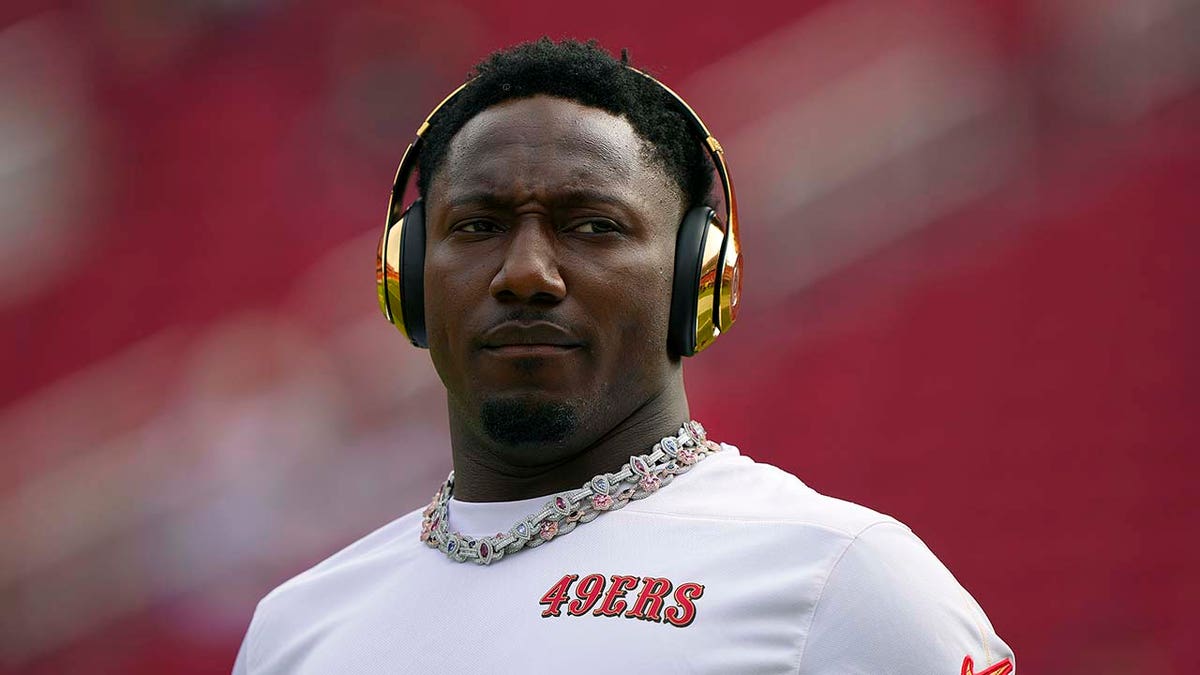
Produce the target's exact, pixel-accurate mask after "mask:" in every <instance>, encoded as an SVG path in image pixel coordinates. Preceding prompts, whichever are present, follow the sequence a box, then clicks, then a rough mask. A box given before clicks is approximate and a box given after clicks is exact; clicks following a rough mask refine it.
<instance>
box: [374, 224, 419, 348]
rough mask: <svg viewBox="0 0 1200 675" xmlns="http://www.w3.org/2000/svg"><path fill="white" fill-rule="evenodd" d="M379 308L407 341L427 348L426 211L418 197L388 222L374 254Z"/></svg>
mask: <svg viewBox="0 0 1200 675" xmlns="http://www.w3.org/2000/svg"><path fill="white" fill-rule="evenodd" d="M375 285H376V291H377V292H378V294H379V308H380V309H381V310H382V311H383V315H384V316H385V317H387V320H388V321H390V322H392V325H394V326H395V327H396V328H397V329H399V331H400V332H401V333H403V334H404V336H405V337H407V338H408V340H409V342H412V343H413V344H414V345H416V346H418V347H426V346H428V345H427V341H426V337H425V297H424V296H425V210H424V207H423V205H422V204H421V201H420V200H417V201H416V202H414V203H413V205H412V206H410V207H408V210H406V211H405V212H404V213H402V214H401V215H400V217H398V218H397V219H396V222H394V223H392V224H391V225H389V226H388V227H387V228H386V229H385V230H384V232H383V236H382V237H380V239H379V250H378V252H377V253H376V257H375Z"/></svg>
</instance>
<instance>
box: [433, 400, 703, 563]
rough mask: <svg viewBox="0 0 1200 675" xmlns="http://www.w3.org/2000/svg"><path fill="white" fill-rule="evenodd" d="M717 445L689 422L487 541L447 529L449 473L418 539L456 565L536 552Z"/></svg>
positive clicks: (451, 489) (664, 480)
mask: <svg viewBox="0 0 1200 675" xmlns="http://www.w3.org/2000/svg"><path fill="white" fill-rule="evenodd" d="M720 449H721V446H720V445H719V444H717V443H714V442H713V441H710V440H708V438H707V436H706V435H705V432H704V427H703V426H701V425H700V423H699V422H696V421H694V420H690V421H687V422H684V423H683V426H681V427H679V431H677V432H676V433H675V435H674V436H664V437H663V439H662V440H661V441H659V442H658V443H655V444H654V449H653V450H651V451H650V453H649V454H646V455H633V456H632V457H630V458H629V461H628V462H627V463H626V464H625V465H624V466H622V467H621V469H620V470H619V471H617V472H616V473H602V474H600V475H598V476H596V477H594V478H592V479H591V480H590V481H588V482H587V483H584V484H583V487H581V488H579V489H578V490H567V491H566V492H560V493H558V494H556V495H554V496H552V497H550V499H549V501H547V502H546V504H545V505H544V506H542V508H541V510H540V511H538V512H537V513H535V514H533V515H530V516H526V517H525V518H524V519H522V520H518V521H517V522H516V523H515V524H513V526H512V527H511V528H509V530H508V532H497V533H496V534H495V535H493V536H490V537H472V536H469V535H465V534H462V533H461V532H451V531H450V528H449V526H448V525H447V523H446V521H447V514H448V512H449V502H450V497H451V495H452V494H453V492H454V472H453V471H451V472H450V476H449V477H447V478H446V482H445V483H443V484H442V487H440V488H439V489H438V491H437V494H435V495H434V496H433V501H432V502H430V503H429V506H427V507H425V511H424V512H423V514H422V515H423V516H424V518H423V520H422V521H421V541H423V542H425V544H426V545H428V546H429V547H430V548H436V549H437V550H439V551H441V552H442V553H444V554H446V557H448V558H450V559H451V560H454V561H456V562H466V561H468V560H470V561H471V562H474V563H477V564H479V565H489V564H491V563H493V562H495V561H497V560H499V559H501V558H503V557H504V556H505V555H509V554H512V553H516V552H517V551H520V550H521V549H524V548H535V547H537V546H541V545H542V544H544V543H546V542H548V541H550V540H551V539H554V538H555V537H558V536H562V535H564V534H566V533H568V532H570V531H571V530H573V529H575V528H576V527H577V526H578V525H579V524H580V523H590V522H591V521H593V520H595V519H596V517H597V516H599V515H600V514H601V513H603V512H604V511H613V510H616V509H619V508H621V507H623V506H625V505H626V504H628V503H629V502H630V500H634V499H643V498H645V497H647V496H649V495H651V494H653V493H654V492H657V491H658V489H659V488H661V487H663V486H664V485H667V484H668V483H670V482H671V481H672V480H674V478H675V476H678V475H679V474H681V473H685V472H687V471H690V470H691V468H692V467H693V466H694V465H695V464H696V463H697V462H699V461H700V460H702V459H704V458H705V457H707V456H709V455H710V454H712V453H714V452H717V451H719V450H720Z"/></svg>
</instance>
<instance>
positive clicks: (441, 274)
mask: <svg viewBox="0 0 1200 675" xmlns="http://www.w3.org/2000/svg"><path fill="white" fill-rule="evenodd" d="M691 115H692V114H691V113H690V111H688V110H687V109H686V107H685V106H683V104H682V103H681V102H680V101H678V100H677V99H676V98H674V96H673V95H672V94H671V93H670V92H669V91H667V90H666V89H665V88H663V87H662V85H660V84H658V83H657V82H656V81H654V80H652V79H650V78H649V77H648V76H646V75H644V74H642V73H640V72H638V71H636V70H633V69H632V68H629V67H627V65H626V64H625V63H624V62H623V61H617V60H615V59H613V58H612V57H610V56H609V55H608V54H607V53H605V52H604V51H602V50H601V49H599V48H598V47H595V46H593V45H583V44H579V43H575V42H569V41H568V42H562V43H553V42H551V41H549V40H545V39H543V40H542V41H539V42H536V43H530V44H525V45H520V46H518V47H515V48H512V49H509V50H507V51H503V52H499V53H497V54H495V55H493V56H492V57H491V58H490V59H488V60H487V61H485V62H484V63H482V64H481V65H480V66H478V67H477V72H476V76H475V78H474V79H473V80H472V81H470V82H469V83H468V84H467V85H466V86H465V88H463V89H462V90H461V91H459V92H457V93H456V94H454V95H452V96H451V98H450V99H448V101H447V102H445V103H444V105H443V107H440V108H439V109H438V110H436V111H435V113H434V115H432V117H431V119H430V120H429V125H428V127H422V131H421V132H420V135H419V139H418V142H417V143H416V144H414V147H413V148H410V152H409V153H407V154H406V157H405V159H404V160H403V161H402V163H401V170H400V171H399V172H398V176H397V188H396V191H395V192H394V194H393V200H394V204H393V208H391V209H390V212H389V228H388V231H387V232H386V233H385V236H384V240H383V242H382V244H381V267H380V274H381V284H382V285H381V302H382V306H383V309H384V313H385V314H386V315H387V316H388V317H389V318H391V319H392V320H393V321H394V322H396V323H397V325H398V326H399V327H400V328H401V329H402V330H403V331H404V332H405V333H406V334H407V335H408V337H409V338H410V339H411V340H412V341H413V342H415V343H417V344H420V345H427V346H428V347H429V350H430V355H431V357H432V358H433V362H434V365H435V366H436V369H437V371H438V374H439V376H440V377H441V379H442V382H443V383H444V384H445V386H446V392H447V405H448V410H449V419H450V432H451V435H450V444H451V447H452V450H453V463H454V473H453V474H452V477H451V479H450V480H448V481H447V483H446V484H445V485H443V486H442V487H441V488H440V489H438V488H437V487H436V486H431V487H430V492H431V493H432V492H434V491H435V490H436V494H435V495H434V498H433V501H432V502H431V503H430V505H429V506H428V507H427V508H425V509H423V510H422V511H417V512H414V513H410V514H408V515H406V516H404V517H402V518H400V519H398V520H396V521H394V522H392V523H390V524H388V525H386V526H384V527H383V528H382V529H380V530H378V531H376V532H374V533H373V534H370V535H368V536H367V537H365V538H364V539H362V540H360V541H358V542H356V543H354V544H352V545H351V546H349V547H348V548H346V549H345V550H343V551H342V552H340V553H338V554H336V555H334V556H333V557H332V558H330V559H328V560H326V561H324V562H322V563H321V564H319V565H317V566H316V567H314V568H313V569H311V570H309V571H307V572H305V573H303V574H301V575H299V576H298V577H296V578H294V579H292V580H291V581H288V582H287V583H285V584H283V585H282V586H280V587H279V588H277V589H276V590H275V591H273V592H272V593H270V594H269V595H268V596H267V597H266V598H265V599H264V600H263V601H262V602H261V603H260V604H259V606H258V609H257V611H256V612H255V615H254V619H253V621H252V622H251V626H250V629H249V631H248V632H247V635H246V638H245V641H244V643H243V645H242V650H241V652H240V653H239V655H238V661H237V664H236V665H235V668H234V670H235V672H236V673H246V674H255V675H259V674H266V673H392V672H414V673H432V672H481V673H485V672H486V673H491V672H573V673H580V672H583V673H610V672H633V673H658V672H681V673H682V672H707V673H759V672H762V673H766V672H778V673H789V672H799V673H872V674H875V673H919V674H932V673H947V674H950V675H961V674H964V673H972V674H973V675H982V674H983V673H987V674H988V675H1007V674H1009V673H1011V672H1013V666H1012V662H1011V659H1012V652H1011V651H1010V650H1009V649H1008V647H1007V646H1006V645H1005V644H1004V643H1003V642H1002V641H1001V640H1000V638H999V637H997V636H996V634H995V632H994V631H993V629H992V627H991V625H990V624H989V622H988V620H987V618H986V617H985V616H984V614H983V612H982V610H981V609H980V608H979V607H978V605H977V604H976V603H975V602H974V600H972V599H971V597H970V596H969V595H968V594H967V593H966V591H965V590H963V588H962V587H961V586H960V585H959V584H958V583H957V581H955V579H954V578H953V577H952V576H951V575H950V573H949V572H948V571H947V570H946V568H945V567H944V566H942V564H941V563H940V562H938V560H937V559H936V558H935V557H934V556H933V554H932V553H930V552H929V550H928V549H927V548H926V547H925V546H924V544H922V543H921V542H920V540H918V539H917V538H916V537H915V536H914V535H913V534H912V533H911V532H910V531H909V530H908V529H907V528H906V527H905V526H903V525H902V524H900V523H898V522H897V521H895V520H893V519H892V518H889V517H887V516H884V515H880V514H878V513H875V512H874V511H870V510H868V509H865V508H863V507H860V506H856V505H853V504H850V503H847V502H842V501H839V500H836V499H832V498H829V497H824V496H822V495H819V494H817V493H816V492H814V491H813V490H811V489H809V488H808V487H806V486H805V485H804V484H802V483H801V482H800V481H799V480H797V479H796V478H795V477H793V476H791V475H789V474H787V473H785V472H783V471H781V470H779V469H776V468H774V467H771V466H767V465H763V464H757V463H755V462H753V461H752V460H750V459H749V458H747V457H745V456H742V455H740V453H739V451H738V450H737V449H736V448H734V447H732V446H729V445H723V444H717V443H714V442H713V441H711V440H708V439H707V438H706V434H705V432H704V430H703V428H702V427H701V426H700V425H698V424H696V423H694V422H691V421H689V413H688V402H687V396H686V394H685V392H684V387H683V375H682V359H681V356H682V355H685V354H689V353H692V352H695V351H699V350H700V349H702V348H703V347H704V346H706V345H707V344H708V343H709V342H711V340H712V339H713V338H715V336H716V335H717V334H718V333H719V331H720V330H721V329H727V328H728V327H729V324H730V323H731V321H732V317H733V312H734V310H735V308H736V302H737V288H736V286H737V283H738V276H737V265H738V264H740V259H737V253H738V251H737V242H736V231H735V226H734V225H733V223H732V222H731V221H732V220H733V218H734V217H735V216H734V212H733V209H732V208H729V209H728V210H727V211H726V215H725V218H724V220H722V219H721V218H715V219H714V215H713V212H712V211H711V210H710V209H707V207H706V206H704V205H705V204H707V202H708V200H709V193H710V191H711V189H712V170H713V162H715V163H716V165H717V169H718V175H719V177H720V178H721V181H722V188H723V191H725V193H726V196H727V197H728V196H731V194H730V191H729V190H728V183H727V177H726V174H725V172H724V166H723V161H724V160H723V158H722V157H721V150H720V146H719V144H717V143H716V142H715V140H712V139H711V137H706V133H707V132H706V131H705V130H704V129H703V125H702V123H700V122H699V120H698V118H693V117H692V116H691ZM706 153H707V154H706ZM418 154H419V162H420V172H419V181H418V189H419V191H420V193H421V197H422V199H421V200H420V201H419V202H418V203H417V204H416V205H414V206H413V207H412V208H411V209H409V210H408V211H405V212H403V213H402V212H401V209H403V204H402V202H403V192H404V184H405V183H407V180H408V173H409V172H410V171H411V167H412V165H413V163H414V162H416V161H417V160H416V159H414V158H415V157H416V156H417V155H418ZM710 155H711V157H710ZM697 223H698V224H697ZM710 223H716V224H715V225H710ZM714 227H715V228H716V229H715V231H714V230H713V229H712V228H714ZM685 240H686V241H685ZM688 247H691V248H688ZM684 249H688V250H684ZM692 249H695V250H692ZM689 251H690V252H689ZM422 285H423V287H422ZM689 293H690V295H689ZM681 297H683V298H685V299H686V302H683V301H681V300H680V298H681ZM691 303H695V305H692V304H691ZM706 327H707V328H706ZM786 440H787V439H786V437H785V436H783V437H781V438H780V441H781V442H786ZM575 530H578V531H575Z"/></svg>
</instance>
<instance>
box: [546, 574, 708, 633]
mask: <svg viewBox="0 0 1200 675" xmlns="http://www.w3.org/2000/svg"><path fill="white" fill-rule="evenodd" d="M576 581H578V582H579V583H575V582H576ZM572 586H574V593H572ZM702 595H704V586H701V585H700V584H697V583H693V582H690V581H689V582H687V583H683V584H679V585H678V586H676V585H674V584H673V583H671V580H670V579H664V578H661V577H631V576H624V575H621V574H614V575H612V576H611V577H605V576H604V575H603V574H589V575H587V576H585V577H583V578H582V579H580V578H579V575H578V574H567V575H564V576H563V578H561V579H559V580H558V581H556V582H554V585H553V586H551V587H550V590H548V591H546V594H545V595H543V596H542V599H541V600H540V601H539V604H542V605H545V606H546V609H545V611H543V612H542V617H543V618H546V617H552V616H562V613H563V610H564V609H565V610H566V613H567V614H569V615H570V616H583V615H584V614H587V613H588V612H591V613H592V616H623V617H625V618H626V619H641V620H642V621H657V622H659V623H669V624H671V625H672V626H677V627H679V628H683V627H685V626H690V625H691V623H692V622H693V621H695V620H696V600H699V599H700V596H702Z"/></svg>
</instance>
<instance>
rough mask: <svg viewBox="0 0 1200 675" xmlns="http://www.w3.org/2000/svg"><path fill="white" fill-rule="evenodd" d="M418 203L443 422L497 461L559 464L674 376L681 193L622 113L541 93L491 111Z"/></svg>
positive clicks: (469, 127) (454, 144)
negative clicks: (422, 207) (450, 419)
mask: <svg viewBox="0 0 1200 675" xmlns="http://www.w3.org/2000/svg"><path fill="white" fill-rule="evenodd" d="M427 202H428V204H427V210H426V213H427V228H428V243H427V249H426V259H425V265H426V266H425V303H426V322H427V328H428V337H429V349H430V353H431V355H432V357H433V362H434V366H435V367H436V368H437V371H438V374H439V375H440V376H441V379H442V382H443V383H444V384H445V385H446V389H447V391H448V393H449V400H450V406H451V414H452V416H455V417H457V419H458V420H459V421H460V422H461V423H463V424H466V425H467V426H468V427H469V428H471V429H473V430H475V431H476V432H477V433H481V434H483V435H485V436H487V437H489V438H490V439H491V440H492V441H493V442H494V443H496V444H498V445H500V446H503V447H509V448H512V449H513V453H512V456H511V457H510V458H509V459H511V460H512V461H515V462H518V463H524V464H528V465H537V464H541V463H544V462H546V461H552V460H554V459H558V458H562V457H564V456H567V455H569V454H570V452H572V451H577V450H578V449H580V448H581V447H584V446H586V445H587V444H589V443H591V442H593V441H595V440H596V439H597V438H599V436H600V435H601V434H603V433H604V432H605V431H607V430H608V429H611V428H612V427H614V426H615V425H616V424H618V423H619V422H621V421H622V420H624V419H625V418H626V417H628V416H629V415H630V414H631V413H633V412H634V411H635V410H636V409H637V408H638V407H640V406H642V405H644V404H645V403H646V402H647V401H649V400H650V399H651V398H653V397H654V396H655V395H656V394H657V393H658V392H660V391H662V390H663V388H664V387H665V386H670V385H671V383H673V382H678V378H677V376H676V375H677V368H678V362H677V361H673V360H672V359H671V357H670V356H669V355H668V352H667V346H666V345H667V321H668V316H669V313H670V298H671V280H672V273H673V267H674V252H675V235H676V230H677V228H678V224H679V221H680V219H681V218H682V214H683V203H682V202H683V197H682V194H681V191H680V190H679V188H678V187H677V186H676V185H675V184H674V183H673V182H672V181H671V180H670V179H669V178H668V177H667V175H666V174H665V172H664V171H663V170H662V169H661V168H660V167H659V166H658V165H657V164H656V163H654V162H652V161H651V160H650V159H649V154H648V152H647V151H646V147H645V145H644V142H643V141H642V140H641V138H640V137H639V136H637V134H636V132H635V131H634V130H633V127H632V126H630V124H629V123H628V122H627V121H626V120H625V119H624V118H622V117H617V116H615V115H612V114H610V113H608V112H605V111H602V110H599V109H596V108H589V107H585V106H583V105H580V104H577V103H574V102H570V101H566V100H563V99H558V98H552V97H548V96H536V97H533V98H528V99H519V100H513V101H506V102H504V103H501V104H499V105H496V106H493V107H491V108H488V109H487V110H485V111H483V112H481V113H480V114H478V115H476V116H475V117H474V118H472V119H471V120H470V121H469V122H468V123H467V124H466V125H465V126H464V127H463V128H462V129H461V130H460V131H459V132H458V133H457V134H456V135H455V136H454V138H453V140H452V141H451V144H450V147H449V151H448V152H447V155H446V158H445V160H444V162H443V164H442V166H441V167H440V168H439V169H438V171H437V173H436V174H435V175H434V177H433V180H432V181H431V183H430V187H429V194H428V199H427ZM522 447H524V449H525V450H526V452H524V453H522V451H521V449H522ZM556 449H557V450H558V452H557V453H556V452H555V450H556ZM547 453H550V456H547Z"/></svg>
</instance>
